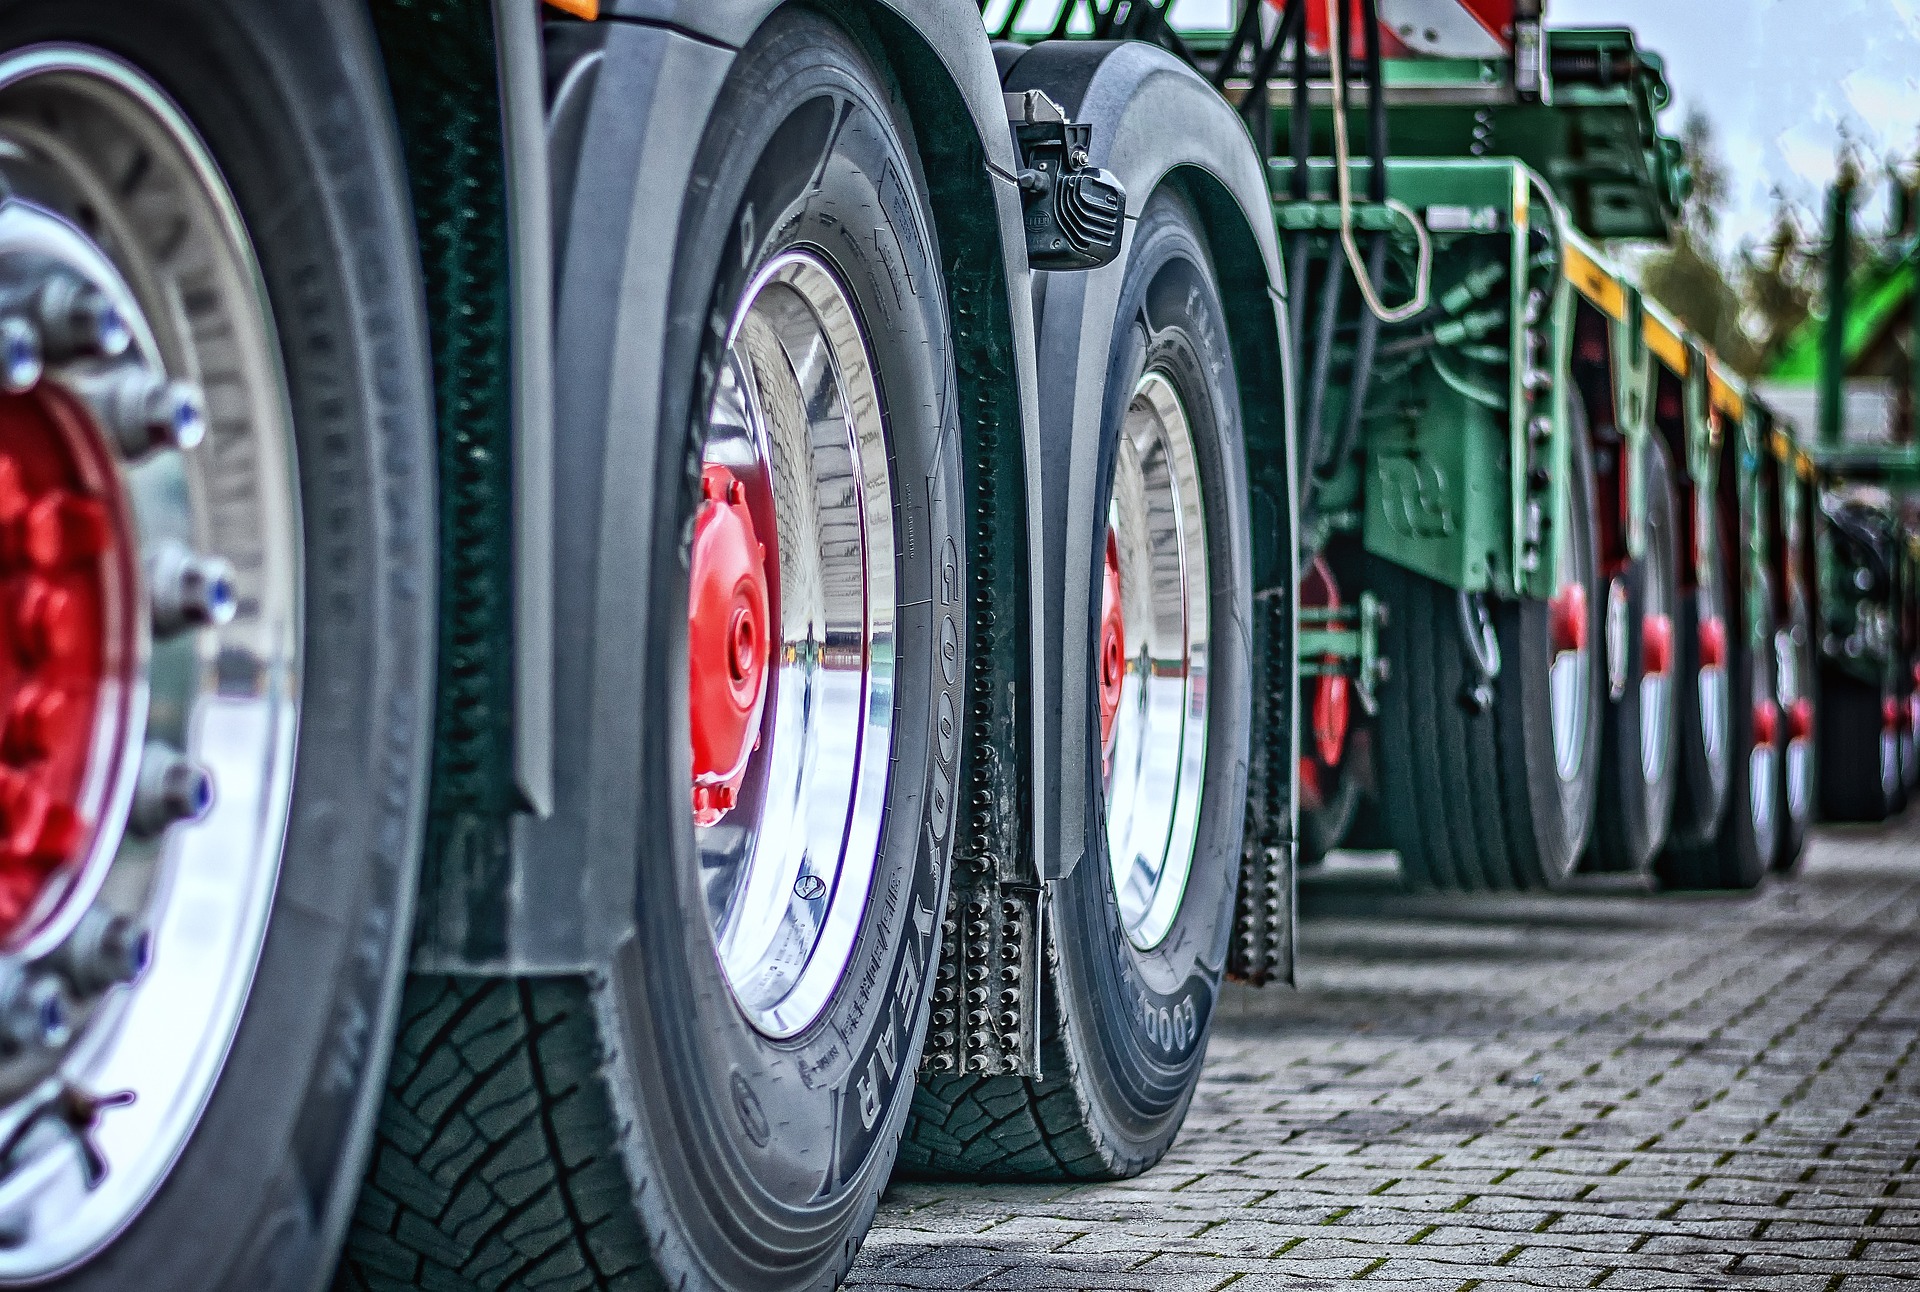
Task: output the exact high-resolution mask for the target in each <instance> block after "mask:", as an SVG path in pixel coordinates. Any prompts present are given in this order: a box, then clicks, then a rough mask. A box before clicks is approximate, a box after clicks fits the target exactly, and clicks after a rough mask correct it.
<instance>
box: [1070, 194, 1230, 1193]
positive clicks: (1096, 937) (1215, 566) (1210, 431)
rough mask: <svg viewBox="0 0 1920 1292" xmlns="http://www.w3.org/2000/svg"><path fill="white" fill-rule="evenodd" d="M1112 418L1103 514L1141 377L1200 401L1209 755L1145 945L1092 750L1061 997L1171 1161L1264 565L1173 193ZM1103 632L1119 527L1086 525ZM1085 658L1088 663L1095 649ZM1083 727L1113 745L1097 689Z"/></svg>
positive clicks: (1093, 1059)
mask: <svg viewBox="0 0 1920 1292" xmlns="http://www.w3.org/2000/svg"><path fill="white" fill-rule="evenodd" d="M1125 275H1126V276H1125V278H1124V280H1123V285H1122V287H1121V291H1120V301H1119V308H1118V312H1117V315H1116V324H1115V329H1114V335H1113V343H1112V347H1111V349H1110V352H1109V353H1110V359H1109V366H1108V373H1107V386H1106V396H1105V399H1104V401H1103V411H1102V419H1101V445H1100V456H1099V476H1098V478H1099V480H1100V485H1099V489H1098V492H1097V494H1096V497H1095V508H1094V512H1093V515H1094V516H1096V517H1099V518H1102V519H1104V518H1105V516H1106V515H1107V508H1108V502H1109V499H1110V496H1111V492H1112V479H1113V471H1114V465H1115V461H1116V458H1117V454H1118V447H1119V439H1120V433H1121V428H1122V425H1123V423H1124V420H1125V416H1126V410H1127V407H1128V405H1129V404H1130V402H1131V401H1132V397H1133V392H1134V390H1135V388H1136V386H1137V385H1138V383H1139V380H1140V378H1141V377H1142V376H1143V375H1144V374H1145V373H1146V372H1147V371H1148V370H1149V369H1150V368H1153V369H1158V370H1160V371H1162V372H1164V373H1166V374H1167V375H1168V376H1169V377H1170V378H1171V379H1172V381H1173V384H1174V386H1175V389H1176V390H1177V391H1178V393H1179V395H1180V399H1181V402H1182V404H1183V406H1184V407H1185V409H1186V413H1187V417H1188V422H1189V426H1190V429H1191V432H1192V435H1193V441H1194V450H1195V457H1196V463H1197V467H1198V471H1199V475H1200V480H1201V489H1202V493H1203V495H1204V504H1205V505H1204V507H1203V514H1204V516H1205V517H1206V525H1207V548H1208V569H1209V574H1210V587H1209V608H1210V615H1211V619H1212V622H1211V624H1210V625H1209V638H1208V646H1209V656H1208V679H1207V687H1208V701H1207V763H1206V772H1205V776H1204V780H1203V788H1202V799H1201V808H1200V812H1199V818H1198V822H1197V825H1196V838H1195V846H1194V856H1193V864H1192V869H1191V871H1190V872H1189V876H1188V880H1187V888H1186V894H1185V897H1184V899H1183V901H1182V903H1181V906H1180V909H1179V912H1178V914H1177V915H1176V917H1175V919H1174V922H1173V924H1172V926H1171V928H1170V929H1169V930H1168V932H1167V935H1166V937H1165V938H1164V939H1163V940H1162V941H1161V942H1160V943H1159V944H1158V945H1156V946H1155V947H1154V948H1152V949H1151V950H1145V951H1143V950H1141V949H1140V948H1138V947H1136V946H1135V945H1134V944H1133V942H1132V941H1131V940H1130V939H1129V938H1128V936H1127V934H1126V931H1125V929H1124V927H1123V926H1122V924H1121V920H1120V912H1119V903H1118V900H1117V897H1116V896H1115V893H1114V887H1113V881H1112V878H1111V874H1112V870H1111V863H1110V860H1109V857H1108V855H1107V844H1106V820H1105V811H1104V788H1103V786H1102V784H1101V783H1100V766H1101V761H1100V758H1099V757H1098V755H1097V753H1096V754H1095V756H1093V757H1090V758H1089V759H1088V760H1087V765H1088V769H1089V780H1090V782H1091V783H1090V784H1089V786H1088V792H1087V799H1086V801H1087V803H1088V821H1087V826H1086V837H1087V839H1088V840H1090V841H1091V842H1090V846H1089V847H1088V850H1087V854H1086V856H1084V857H1083V858H1082V859H1081V861H1080V863H1079V864H1078V866H1076V867H1075V869H1074V872H1073V874H1072V875H1071V876H1069V877H1068V879H1067V880H1066V881H1064V882H1063V883H1062V884H1061V885H1060V887H1059V890H1058V892H1057V894H1056V898H1055V901H1056V904H1057V914H1056V919H1055V921H1054V926H1055V930H1056V932H1055V935H1054V937H1053V939H1052V941H1053V947H1054V953H1055V955H1056V956H1057V957H1058V963H1059V968H1060V984H1059V994H1060V998H1061V1001H1060V1003H1061V1005H1062V1006H1063V1009H1064V1013H1065V1022H1066V1025H1067V1028H1068V1030H1069V1032H1070V1033H1073V1034H1074V1041H1075V1049H1076V1050H1077V1051H1078V1056H1079V1059H1080V1062H1081V1065H1082V1070H1083V1072H1084V1073H1085V1074H1086V1075H1087V1076H1088V1077H1089V1078H1090V1079H1091V1080H1092V1083H1093V1085H1094V1087H1095V1089H1096V1091H1098V1092H1099V1093H1101V1094H1102V1095H1103V1096H1104V1098H1102V1099H1101V1100H1100V1101H1099V1111H1100V1112H1103V1113H1105V1115H1106V1117H1105V1120H1107V1121H1108V1124H1107V1125H1104V1126H1102V1127H1101V1128H1100V1129H1101V1130H1102V1131H1103V1132H1105V1134H1106V1135H1107V1137H1108V1138H1109V1140H1110V1141H1112V1142H1113V1144H1114V1145H1115V1147H1121V1146H1124V1148H1123V1149H1122V1151H1123V1152H1125V1151H1129V1150H1130V1151H1131V1152H1132V1153H1133V1154H1135V1155H1137V1156H1139V1157H1142V1158H1147V1159H1151V1158H1152V1157H1157V1156H1158V1154H1159V1152H1160V1151H1162V1150H1163V1149H1164V1146H1165V1143H1166V1141H1167V1140H1168V1139H1170V1138H1171V1135H1172V1133H1173V1130H1174V1129H1175V1128H1177V1126H1178V1125H1179V1120H1180V1116H1181V1114H1182V1112H1183V1111H1184V1109H1185V1107H1186V1103H1187V1100H1188V1098H1189V1097H1190V1095H1191V1092H1192V1087H1193V1082H1194V1080H1195V1079H1196V1077H1197V1074H1198V1067H1199V1064H1200V1061H1201V1058H1202V1056H1203V1054H1204V1051H1205V1038H1206V1034H1207V1028H1208V1025H1209V1022H1210V1020H1211V1018H1212V1014H1213V1009H1214V1006H1215V1002H1216V997H1217V993H1218V990H1219V983H1220V976H1221V972H1222V969H1223V966H1224V964H1225V959H1226V949H1227V939H1228V937H1229V936H1230V934H1231V925H1232V910H1233V897H1234V882H1235V878H1236V875H1237V869H1238V861H1239V853H1240V845H1241V831H1242V824H1243V813H1244V809H1245V799H1246V774H1247V769H1246V760H1247V748H1248V740H1249V738H1250V736H1249V732H1250V712H1251V707H1250V706H1251V702H1252V693H1251V689H1250V687H1251V634H1250V631H1249V626H1248V624H1247V622H1246V615H1247V606H1248V604H1249V603H1250V588H1251V562H1250V539H1249V537H1248V520H1247V504H1246V468H1245V461H1246V459H1245V453H1244V438H1243V429H1242V426H1241V420H1240V404H1239V394H1238V388H1237V386H1236V385H1235V383H1234V375H1233V366H1232V360H1231V357H1230V355H1229V353H1228V350H1227V331H1226V317H1225V311H1224V308H1223V306H1222V305H1221V303H1220V299H1219V294H1218V291H1217V290H1216V288H1215V287H1214V282H1215V279H1214V276H1213V270H1212V263H1211V260H1210V258H1209V256H1208V254H1207V249H1206V246H1205V243H1204V241H1203V240H1202V235H1201V234H1200V233H1199V223H1198V220H1197V218H1196V217H1195V216H1194V214H1193V212H1192V210H1191V208H1189V207H1188V206H1187V205H1186V203H1185V202H1184V201H1183V200H1182V199H1180V198H1179V197H1178V196H1177V195H1176V194H1175V193H1174V192H1172V191H1171V190H1168V189H1164V188H1163V189H1162V190H1160V191H1159V192H1157V193H1156V194H1155V195H1154V196H1153V197H1152V199H1151V200H1150V201H1149V202H1148V203H1147V205H1146V207H1145V208H1144V210H1143V213H1142V215H1141V217H1140V220H1139V222H1138V225H1137V226H1136V228H1135V231H1134V234H1133V240H1132V243H1131V245H1130V247H1129V250H1128V258H1127V261H1126V269H1125ZM1081 538H1082V542H1084V543H1085V546H1084V548H1083V549H1082V559H1085V560H1086V561H1088V563H1089V564H1088V584H1087V586H1088V587H1089V588H1090V589H1091V590H1092V594H1093V595H1092V597H1091V598H1090V601H1089V604H1088V605H1087V607H1086V614H1087V616H1088V621H1087V622H1088V625H1089V630H1088V636H1087V640H1088V641H1090V642H1097V641H1098V640H1099V634H1098V624H1099V616H1100V604H1099V600H1098V598H1099V596H1100V589H1101V586H1102V583H1101V568H1102V564H1103V562H1104V559H1105V558H1104V551H1105V545H1104V538H1105V529H1104V526H1102V527H1101V529H1100V532H1099V533H1097V534H1089V535H1084V536H1081ZM1083 667H1086V668H1088V669H1089V670H1091V669H1092V667H1093V660H1092V659H1091V658H1089V659H1088V660H1087V661H1086V663H1085V664H1084V666H1083ZM1087 694H1088V697H1089V703H1088V706H1087V710H1086V712H1085V713H1084V714H1083V715H1082V720H1083V726H1082V727H1081V730H1082V732H1083V733H1084V735H1083V736H1082V738H1083V739H1085V740H1086V741H1087V742H1088V747H1089V748H1090V749H1093V750H1096V751H1097V750H1098V749H1099V744H1100V718H1099V712H1098V704H1097V694H1098V693H1097V688H1094V687H1091V686H1090V687H1088V688H1087Z"/></svg>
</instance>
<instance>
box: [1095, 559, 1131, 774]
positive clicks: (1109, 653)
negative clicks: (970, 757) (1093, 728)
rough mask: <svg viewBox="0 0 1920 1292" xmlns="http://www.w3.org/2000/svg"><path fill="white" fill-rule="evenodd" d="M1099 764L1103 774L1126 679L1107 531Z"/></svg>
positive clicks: (1123, 629) (1116, 562)
mask: <svg viewBox="0 0 1920 1292" xmlns="http://www.w3.org/2000/svg"><path fill="white" fill-rule="evenodd" d="M1099 651H1100V656H1099V670H1100V762H1101V768H1102V771H1103V772H1104V771H1105V770H1106V764H1107V762H1108V760H1110V759H1111V758H1112V757H1113V728H1114V720H1115V719H1116V718H1117V717H1119V714H1120V684H1121V682H1123V681H1124V680H1125V679H1126V675H1127V623H1126V615H1125V612H1124V610H1123V608H1122V606H1121V601H1120V542H1119V540H1118V539H1117V538H1115V537H1114V533H1113V531H1112V530H1111V529H1109V530H1108V531H1107V554H1106V559H1105V561H1104V571H1103V573H1102V575H1101V578H1100V645H1099Z"/></svg>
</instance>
